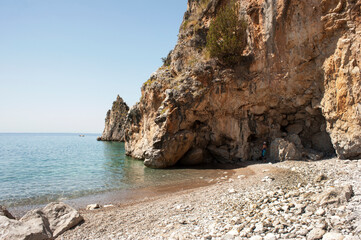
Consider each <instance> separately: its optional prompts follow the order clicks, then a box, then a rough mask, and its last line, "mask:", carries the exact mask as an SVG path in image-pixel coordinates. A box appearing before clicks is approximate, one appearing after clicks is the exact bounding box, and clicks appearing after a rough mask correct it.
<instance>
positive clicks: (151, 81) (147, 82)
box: [143, 78, 154, 86]
mask: <svg viewBox="0 0 361 240" xmlns="http://www.w3.org/2000/svg"><path fill="white" fill-rule="evenodd" d="M153 82H154V79H152V78H149V79H148V80H147V81H146V82H145V83H143V84H144V85H145V86H146V85H150V84H152V83H153Z"/></svg>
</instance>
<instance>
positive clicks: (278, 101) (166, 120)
mask: <svg viewBox="0 0 361 240" xmlns="http://www.w3.org/2000/svg"><path fill="white" fill-rule="evenodd" d="M226 4H227V1H225V0H188V8H187V11H186V13H185V15H184V19H183V23H182V25H181V27H180V32H179V39H178V43H177V45H176V46H175V48H174V50H173V51H172V53H171V54H170V65H169V66H163V67H161V68H159V69H158V70H157V71H156V72H155V73H154V74H152V75H151V77H150V79H149V80H148V81H147V82H145V83H144V84H143V86H142V98H141V100H140V102H139V103H137V104H136V105H135V106H133V107H132V109H131V110H130V111H129V114H128V116H127V121H126V125H127V128H126V145H125V146H126V152H127V154H128V155H130V156H133V157H135V158H139V159H144V164H145V165H146V166H149V167H154V168H164V167H169V166H172V165H174V164H176V163H177V162H180V163H184V164H197V163H202V162H209V161H218V162H235V161H246V160H251V159H259V158H260V156H261V148H262V144H263V142H267V143H268V145H269V146H270V151H269V152H270V157H272V158H276V159H280V160H283V159H300V158H310V159H319V158H321V157H322V156H327V155H332V154H334V153H336V154H337V155H338V157H340V158H361V79H360V78H361V74H360V64H361V63H360V62H361V53H360V49H361V47H360V46H361V17H360V16H361V14H360V12H361V10H360V6H361V3H360V2H359V1H356V0H322V1H319V0H305V1H290V0H278V1H276V0H248V1H238V2H236V6H237V7H238V9H239V11H238V12H239V15H240V17H242V18H244V19H245V21H246V23H247V47H246V49H244V51H243V52H242V53H241V54H242V58H241V59H242V60H241V61H239V62H238V64H236V65H234V66H232V67H229V66H225V65H224V64H223V63H222V62H221V61H219V59H217V58H211V57H209V54H208V53H207V49H206V44H207V34H208V32H209V27H210V24H211V23H212V21H214V19H215V18H216V17H217V15H218V14H219V12H220V10H221V9H222V7H223V6H225V5H226Z"/></svg>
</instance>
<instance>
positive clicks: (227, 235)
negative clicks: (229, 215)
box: [222, 229, 239, 240]
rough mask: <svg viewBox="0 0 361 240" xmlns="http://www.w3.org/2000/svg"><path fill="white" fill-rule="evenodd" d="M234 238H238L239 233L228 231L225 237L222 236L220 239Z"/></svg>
mask: <svg viewBox="0 0 361 240" xmlns="http://www.w3.org/2000/svg"><path fill="white" fill-rule="evenodd" d="M236 236H239V232H237V231H236V230H234V229H232V230H231V231H229V232H228V233H226V235H224V236H223V237H222V239H224V240H226V239H227V240H228V239H234V238H235V237H236Z"/></svg>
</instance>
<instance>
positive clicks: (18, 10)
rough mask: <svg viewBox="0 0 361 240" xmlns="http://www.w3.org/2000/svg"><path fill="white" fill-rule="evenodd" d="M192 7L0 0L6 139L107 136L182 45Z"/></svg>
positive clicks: (0, 125) (0, 100)
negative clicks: (112, 115)
mask: <svg viewBox="0 0 361 240" xmlns="http://www.w3.org/2000/svg"><path fill="white" fill-rule="evenodd" d="M186 7H187V1H186V0H153V1H145V0H143V1H140V0H132V1H129V0H127V1H123V0H16V1H15V0H0V132H33V133H34V132H54V133H55V132H66V133H72V132H74V133H101V132H102V131H103V128H104V119H105V115H106V112H107V110H108V109H110V108H111V105H112V102H113V101H114V100H115V99H116V96H117V95H118V94H119V95H120V96H121V97H122V98H123V99H124V101H125V102H126V103H127V104H128V105H129V106H132V105H134V104H135V103H136V102H137V101H139V99H140V96H141V92H140V88H141V86H142V83H143V82H145V81H146V80H147V79H148V78H149V76H150V75H151V73H152V72H154V71H156V70H157V69H158V68H159V67H160V66H161V65H162V61H161V58H162V57H165V56H167V54H168V52H169V51H170V50H171V49H173V48H174V46H175V44H176V42H177V34H178V30H179V26H180V24H181V22H182V19H183V14H184V12H185V11H186Z"/></svg>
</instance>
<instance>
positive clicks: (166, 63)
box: [161, 50, 172, 67]
mask: <svg viewBox="0 0 361 240" xmlns="http://www.w3.org/2000/svg"><path fill="white" fill-rule="evenodd" d="M171 54H172V50H170V51H169V53H168V55H167V57H162V58H161V59H162V62H163V66H164V67H168V66H170V64H171V62H172V58H171Z"/></svg>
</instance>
